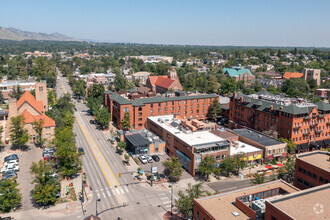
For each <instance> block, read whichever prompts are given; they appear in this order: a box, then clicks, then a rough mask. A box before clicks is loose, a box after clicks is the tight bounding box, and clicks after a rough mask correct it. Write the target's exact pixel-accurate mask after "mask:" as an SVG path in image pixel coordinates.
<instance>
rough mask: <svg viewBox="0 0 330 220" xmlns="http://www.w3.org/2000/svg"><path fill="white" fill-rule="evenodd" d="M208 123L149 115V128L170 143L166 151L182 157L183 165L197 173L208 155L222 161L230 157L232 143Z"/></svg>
mask: <svg viewBox="0 0 330 220" xmlns="http://www.w3.org/2000/svg"><path fill="white" fill-rule="evenodd" d="M205 127H206V125H205V124H204V123H203V122H201V121H198V120H196V119H194V120H190V121H188V120H186V119H182V118H179V117H177V116H176V117H175V116H173V115H163V116H154V117H148V118H147V128H148V130H150V131H151V132H153V133H155V134H156V135H158V136H159V137H160V138H161V139H162V140H164V141H165V142H166V153H167V154H169V155H170V156H175V157H178V158H179V161H180V163H181V164H182V166H183V168H184V169H185V170H187V171H188V172H189V173H190V174H191V175H193V176H194V175H195V172H196V170H197V169H198V166H199V165H200V164H201V162H202V160H203V159H204V158H205V157H206V156H210V157H213V159H214V160H215V161H216V163H218V164H219V163H221V161H222V160H223V159H225V158H226V157H227V156H229V153H230V152H229V151H230V150H229V147H230V142H229V141H227V140H225V139H223V138H221V137H219V136H217V135H215V134H213V133H211V132H210V131H209V129H208V128H205Z"/></svg>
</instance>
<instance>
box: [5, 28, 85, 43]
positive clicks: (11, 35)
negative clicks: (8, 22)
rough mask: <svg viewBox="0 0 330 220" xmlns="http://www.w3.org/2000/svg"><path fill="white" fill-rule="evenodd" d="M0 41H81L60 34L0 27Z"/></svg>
mask: <svg viewBox="0 0 330 220" xmlns="http://www.w3.org/2000/svg"><path fill="white" fill-rule="evenodd" d="M0 39H7V40H19V41H20V40H52V41H81V40H78V39H75V38H73V37H68V36H66V35H64V34H60V33H56V32H55V33H52V34H46V33H36V32H29V31H21V30H18V29H16V28H12V27H10V28H5V27H0Z"/></svg>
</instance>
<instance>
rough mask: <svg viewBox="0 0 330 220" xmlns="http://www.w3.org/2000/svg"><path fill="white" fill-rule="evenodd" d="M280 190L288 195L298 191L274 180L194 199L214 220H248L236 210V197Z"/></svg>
mask: <svg viewBox="0 0 330 220" xmlns="http://www.w3.org/2000/svg"><path fill="white" fill-rule="evenodd" d="M275 188H282V189H284V190H285V191H287V192H288V193H293V192H297V191H299V189H297V188H296V187H294V186H292V185H290V184H288V183H286V182H284V181H282V180H276V181H273V182H268V183H264V184H260V185H256V186H251V187H248V188H243V189H238V190H235V191H231V192H226V193H222V194H217V195H213V196H208V197H204V198H199V199H195V202H196V203H198V204H199V205H200V206H201V207H202V208H203V209H204V210H206V211H207V212H208V213H209V214H210V215H211V216H213V218H214V219H244V220H246V219H250V218H249V217H248V216H247V215H246V214H244V212H242V211H241V210H240V209H239V208H237V207H236V206H235V205H234V204H233V202H234V201H235V200H236V198H237V197H241V196H244V195H250V194H254V193H257V192H262V191H266V190H269V189H275ZM232 212H237V213H238V214H239V215H238V216H236V217H235V216H234V215H233V214H232Z"/></svg>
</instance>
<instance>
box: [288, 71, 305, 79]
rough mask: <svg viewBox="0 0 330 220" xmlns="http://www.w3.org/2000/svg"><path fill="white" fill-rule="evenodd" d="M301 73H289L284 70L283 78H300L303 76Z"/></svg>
mask: <svg viewBox="0 0 330 220" xmlns="http://www.w3.org/2000/svg"><path fill="white" fill-rule="evenodd" d="M303 75H304V74H303V73H291V72H285V74H284V76H283V78H285V79H290V78H301V77H303Z"/></svg>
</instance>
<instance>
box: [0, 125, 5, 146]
mask: <svg viewBox="0 0 330 220" xmlns="http://www.w3.org/2000/svg"><path fill="white" fill-rule="evenodd" d="M3 132H4V129H3V126H0V144H3V141H2V133H3Z"/></svg>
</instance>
